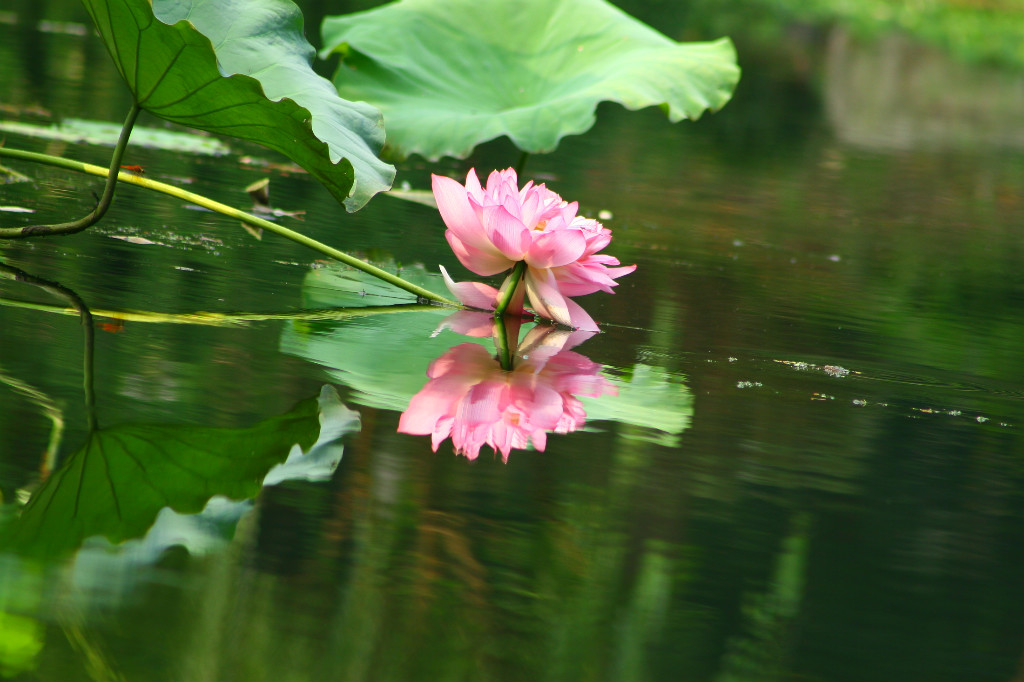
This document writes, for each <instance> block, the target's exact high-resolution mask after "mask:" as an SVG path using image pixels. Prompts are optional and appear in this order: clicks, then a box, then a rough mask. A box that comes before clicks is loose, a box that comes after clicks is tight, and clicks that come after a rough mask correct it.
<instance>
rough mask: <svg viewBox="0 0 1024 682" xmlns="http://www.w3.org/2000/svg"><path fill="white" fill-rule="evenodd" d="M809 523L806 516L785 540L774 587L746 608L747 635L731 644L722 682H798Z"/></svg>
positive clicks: (734, 639)
mask: <svg viewBox="0 0 1024 682" xmlns="http://www.w3.org/2000/svg"><path fill="white" fill-rule="evenodd" d="M807 524H808V518H807V517H806V516H799V517H797V518H796V519H795V520H794V523H793V529H792V533H791V534H790V535H789V536H788V537H786V538H785V539H783V541H782V548H781V551H780V553H779V556H778V558H777V559H776V566H775V575H774V576H772V584H771V585H770V587H769V589H768V590H767V591H766V592H762V593H758V594H753V595H750V596H749V597H748V599H747V601H746V603H745V604H744V605H743V616H744V620H745V621H746V622H745V632H744V633H743V635H741V636H738V637H735V638H733V639H732V640H730V642H729V646H728V653H727V654H726V656H725V659H724V660H723V662H722V670H721V672H720V674H719V676H718V677H717V678H716V680H718V682H728V681H730V680H737V681H740V680H751V679H758V680H766V681H767V680H786V679H792V677H793V675H792V673H791V672H790V668H789V666H790V665H791V661H790V660H789V659H790V656H791V655H792V650H793V647H794V643H795V636H794V633H793V628H794V623H795V620H796V617H797V616H798V615H799V612H800V599H801V597H802V595H803V590H804V585H803V582H804V571H805V570H806V565H805V564H806V561H807V556H806V555H807V551H808V549H809V545H808V537H807V527H806V526H807Z"/></svg>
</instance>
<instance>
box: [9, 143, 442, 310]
mask: <svg viewBox="0 0 1024 682" xmlns="http://www.w3.org/2000/svg"><path fill="white" fill-rule="evenodd" d="M0 156H9V157H11V158H16V159H23V160H25V161H35V162H37V163H45V164H48V165H50V166H57V167H58V168H66V169H68V170H74V171H78V172H81V173H89V174H90V175H99V176H101V177H109V174H110V173H111V172H114V171H117V179H118V180H120V181H121V182H127V183H129V184H132V185H138V186H139V187H145V188H146V189H151V190H154V191H156V192H161V193H163V194H167V195H169V196H172V197H175V198H178V199H182V200H184V201H187V202H189V203H191V204H195V205H196V206H202V207H203V208H208V209H210V210H211V211H216V212H217V213H220V214H222V215H226V216H228V217H230V218H234V219H236V220H240V221H242V222H243V223H246V224H248V225H253V226H255V227H261V228H263V229H264V230H267V231H268V232H273V233H275V234H278V235H280V236H282V237H284V238H285V239H290V240H291V241H293V242H296V243H298V244H302V245H303V246H305V247H308V248H310V249H313V250H314V251H317V252H319V253H322V254H323V255H325V256H328V257H330V258H333V259H335V260H338V261H341V262H342V263H345V264H346V265H349V266H351V267H353V268H356V269H358V270H362V271H363V272H366V273H368V274H370V275H373V276H374V277H377V278H378V279H382V280H384V281H385V282H388V283H389V284H393V285H394V286H396V287H398V288H399V289H403V290H405V291H408V292H409V293H411V294H415V295H416V296H418V297H420V298H422V299H426V300H428V301H434V302H435V303H443V304H445V305H450V306H458V305H459V304H458V303H456V302H455V301H453V300H451V299H449V298H445V297H444V296H440V295H438V294H435V293H434V292H432V291H429V290H427V289H424V288H423V287H421V286H417V285H416V284H413V283H412V282H407V281H406V280H404V279H402V278H401V277H398V276H397V275H392V274H391V273H390V272H387V271H386V270H382V269H380V268H378V267H376V266H375V265H370V264H369V263H367V262H365V261H362V260H359V259H358V258H356V257H355V256H350V255H348V254H347V253H344V252H342V251H339V250H338V249H335V248H334V247H332V246H328V245H326V244H324V243H323V242H318V241H317V240H315V239H312V238H311V237H307V236H306V235H304V234H301V233H299V232H296V231H295V230H290V229H288V228H287V227H284V226H282V225H278V224H277V223H272V222H270V221H269V220H264V219H263V218H259V217H257V216H254V215H252V214H250V213H246V212H245V211H240V210H238V209H237V208H233V207H231V206H228V205H226V204H222V203H220V202H219V201H214V200H213V199H208V198H206V197H204V196H202V195H201V194H194V193H192V192H188V191H186V190H183V189H181V188H179V187H175V186H173V185H168V184H165V183H162V182H157V181H156V180H150V179H148V178H143V177H140V176H138V175H134V174H132V173H127V172H123V171H119V170H118V169H116V168H115V169H112V170H111V171H108V170H106V169H104V168H100V167H99V166H94V165H92V164H88V163H82V162H80V161H72V160H70V159H64V158H61V157H58V156H50V155H49V154H39V153H37V152H27V151H23V150H21V149H8V148H6V147H0Z"/></svg>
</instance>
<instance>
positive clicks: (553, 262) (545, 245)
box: [526, 230, 587, 268]
mask: <svg viewBox="0 0 1024 682" xmlns="http://www.w3.org/2000/svg"><path fill="white" fill-rule="evenodd" d="M586 248H587V240H586V238H585V237H584V236H583V233H582V232H580V231H579V230H557V231H554V232H544V233H542V234H540V235H538V236H537V237H536V238H535V239H534V240H533V246H531V247H530V251H529V253H527V254H526V262H527V263H529V264H530V267H534V268H554V267H558V266H561V265H568V264H569V263H573V262H575V261H576V260H578V259H579V258H580V257H581V256H582V255H583V252H584V250H585V249H586Z"/></svg>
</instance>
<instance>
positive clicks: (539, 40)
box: [320, 0, 739, 159]
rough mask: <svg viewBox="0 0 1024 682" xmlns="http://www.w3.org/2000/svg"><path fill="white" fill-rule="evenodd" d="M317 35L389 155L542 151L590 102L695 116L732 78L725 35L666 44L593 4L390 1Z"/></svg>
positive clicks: (727, 89)
mask: <svg viewBox="0 0 1024 682" xmlns="http://www.w3.org/2000/svg"><path fill="white" fill-rule="evenodd" d="M322 32H323V42H324V49H323V50H322V51H321V53H320V56H321V57H326V56H327V55H329V54H330V53H331V52H338V53H340V54H341V55H342V60H343V61H342V64H341V65H340V66H339V68H338V71H337V73H336V74H335V76H334V84H335V86H337V88H338V92H339V93H340V94H341V96H342V97H347V98H349V99H358V100H365V101H367V102H370V103H371V104H374V105H375V106H377V107H380V109H381V111H383V112H384V120H385V122H386V123H387V128H388V146H389V147H390V148H393V149H394V151H395V153H396V154H397V155H407V154H411V153H417V154H421V155H423V156H425V157H427V158H428V159H437V158H439V157H441V156H445V155H450V156H457V157H465V156H467V155H468V154H469V153H470V152H471V151H472V150H473V147H474V146H475V145H477V144H479V143H481V142H485V141H487V140H490V139H493V138H496V137H498V136H501V135H507V136H508V137H509V138H511V140H512V141H513V142H514V143H515V144H516V146H518V147H519V148H520V149H522V150H524V151H527V152H547V151H551V150H553V149H554V148H555V147H556V146H557V145H558V141H559V140H560V139H561V138H562V137H564V136H566V135H573V134H578V133H582V132H585V131H586V130H588V129H590V127H591V126H592V125H593V124H594V120H595V114H594V111H595V108H596V106H597V104H598V103H599V102H601V101H613V102H618V103H620V104H622V105H623V106H625V107H626V108H628V109H641V108H644V107H649V106H660V107H661V108H662V109H664V110H665V112H666V113H667V114H668V117H669V120H671V121H673V122H676V121H679V120H681V119H684V118H689V119H696V118H698V117H699V116H700V115H701V114H702V113H703V112H704V111H705V110H708V109H711V110H714V109H718V108H720V107H721V106H723V105H724V104H725V103H726V102H727V101H728V100H729V98H730V97H731V96H732V91H733V89H734V88H735V86H736V82H737V81H738V79H739V69H738V68H737V66H736V53H735V50H734V49H733V46H732V43H731V42H730V41H729V40H728V39H721V40H718V41H716V42H707V43H686V44H682V43H677V42H675V41H673V40H671V39H669V38H667V37H665V36H664V35H662V34H661V33H658V32H657V31H655V30H654V29H652V28H650V27H649V26H647V25H646V24H643V23H641V22H639V21H637V20H636V19H633V18H632V17H630V16H629V15H627V14H625V13H623V12H622V11H620V10H618V9H617V8H615V7H613V6H612V5H610V4H608V3H607V2H604V1H603V0H558V1H557V2H553V1H552V0H517V1H516V2H509V1H508V0H402V1H401V2H396V3H392V4H389V5H385V6H383V7H380V8H377V9H373V10H369V11H367V12H360V13H356V14H350V15H346V16H336V17H328V18H326V19H325V20H324V23H323V27H322Z"/></svg>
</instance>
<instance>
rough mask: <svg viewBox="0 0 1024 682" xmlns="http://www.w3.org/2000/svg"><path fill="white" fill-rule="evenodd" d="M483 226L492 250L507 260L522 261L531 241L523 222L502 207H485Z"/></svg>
mask: <svg viewBox="0 0 1024 682" xmlns="http://www.w3.org/2000/svg"><path fill="white" fill-rule="evenodd" d="M483 226H484V227H483V229H484V232H485V234H486V235H487V238H488V240H489V241H490V243H491V244H493V245H494V248H496V249H497V250H498V251H500V252H501V253H502V254H503V255H504V256H505V257H506V258H508V259H509V260H513V261H521V260H523V256H525V255H526V251H527V249H529V248H530V244H531V243H532V241H533V240H532V238H531V237H530V230H528V229H527V228H526V226H525V225H523V221H521V220H520V219H519V218H517V217H516V216H515V215H513V214H512V213H510V212H509V211H508V209H506V208H505V207H504V206H486V207H484V212H483Z"/></svg>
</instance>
